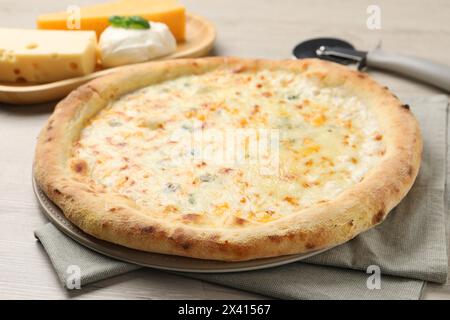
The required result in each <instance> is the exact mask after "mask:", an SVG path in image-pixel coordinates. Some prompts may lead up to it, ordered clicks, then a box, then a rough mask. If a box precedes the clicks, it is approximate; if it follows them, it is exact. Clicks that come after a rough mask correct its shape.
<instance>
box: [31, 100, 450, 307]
mask: <svg viewBox="0 0 450 320" xmlns="http://www.w3.org/2000/svg"><path fill="white" fill-rule="evenodd" d="M403 101H405V102H406V103H408V104H410V105H411V109H412V111H413V112H414V113H415V115H416V116H417V118H418V119H419V122H420V124H421V128H422V132H423V137H424V156H423V163H422V167H421V170H420V174H419V177H418V179H417V181H416V183H415V185H414V187H413V189H412V190H411V192H410V193H409V194H408V196H407V197H406V198H405V199H404V200H403V201H402V202H401V203H400V205H398V206H397V207H396V208H395V209H394V210H393V212H391V213H390V215H389V217H388V218H387V219H386V221H385V222H384V223H383V224H381V225H380V226H378V227H376V228H374V229H371V230H369V231H367V232H365V233H363V234H361V235H359V236H358V237H356V238H355V239H353V240H352V241H350V242H348V243H346V244H344V245H341V246H338V247H336V248H334V249H331V250H329V251H327V252H324V253H322V254H320V255H317V256H314V257H311V258H309V259H307V260H304V261H302V262H296V263H292V264H289V265H285V266H281V267H276V268H271V269H265V270H259V271H248V272H241V273H231V274H230V273H228V274H188V273H182V275H184V276H188V277H193V278H197V279H202V280H205V281H209V282H214V283H218V284H222V285H225V286H230V287H233V288H238V289H242V290H248V291H252V292H255V293H259V294H263V295H266V296H270V297H275V298H284V299H418V298H420V295H421V291H422V289H423V286H424V281H433V282H439V283H444V282H445V281H446V279H447V270H448V265H447V261H448V259H447V243H448V242H447V238H446V230H447V228H446V217H447V214H448V208H446V202H445V201H444V194H445V193H446V189H445V185H446V174H447V172H446V168H447V166H448V162H449V161H448V159H447V146H448V141H447V136H449V137H450V133H449V131H448V126H447V116H448V99H447V97H446V96H443V95H440V96H432V97H415V98H413V97H409V98H408V97H406V98H404V99H403ZM447 191H448V189H447ZM446 194H447V196H448V194H449V193H448V192H447V193H446ZM447 199H449V198H447ZM35 235H36V237H37V238H38V239H39V240H40V242H41V243H42V245H43V246H44V248H45V250H46V251H47V253H48V255H49V257H50V259H51V261H52V263H53V266H54V268H55V270H56V272H57V274H58V276H59V278H60V279H61V281H62V282H63V284H64V283H65V279H66V273H65V272H66V270H67V266H69V265H78V266H79V267H80V269H81V272H82V274H81V282H82V285H87V284H88V283H91V282H94V281H98V280H101V279H105V278H108V277H112V276H115V275H118V274H121V273H124V272H128V271H131V270H135V269H137V268H141V267H139V266H136V265H133V264H129V263H125V262H121V261H117V260H114V259H111V258H108V257H105V256H102V255H100V254H98V253H96V252H93V251H91V250H89V249H87V248H85V247H83V246H81V245H79V244H78V243H76V242H75V241H73V240H71V239H70V238H68V237H67V236H65V235H64V234H62V233H61V232H60V231H58V230H57V229H56V228H55V227H54V226H53V225H51V224H48V225H45V226H43V227H42V228H40V229H39V230H36V231H35ZM371 265H375V266H378V267H379V268H380V271H381V278H380V284H381V288H380V289H369V288H368V286H367V281H368V277H369V276H370V275H371V274H367V273H366V269H367V267H368V266H371ZM148 272H152V271H151V269H148ZM149 290H150V288H149ZM168 298H170V297H168Z"/></svg>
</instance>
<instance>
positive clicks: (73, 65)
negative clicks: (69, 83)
mask: <svg viewBox="0 0 450 320" xmlns="http://www.w3.org/2000/svg"><path fill="white" fill-rule="evenodd" d="M96 42H97V39H96V37H95V33H94V32H93V31H82V32H76V31H50V30H29V29H4V28H0V81H7V82H16V81H20V82H24V81H26V82H37V83H44V82H52V81H57V80H62V79H67V78H72V77H77V76H82V75H85V74H88V73H91V72H93V71H94V68H95V64H96Z"/></svg>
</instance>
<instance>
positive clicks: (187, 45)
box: [0, 13, 216, 104]
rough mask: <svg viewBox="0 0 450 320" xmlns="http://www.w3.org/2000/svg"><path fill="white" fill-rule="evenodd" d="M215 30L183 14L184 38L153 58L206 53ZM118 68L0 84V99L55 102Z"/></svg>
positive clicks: (29, 102)
mask: <svg viewBox="0 0 450 320" xmlns="http://www.w3.org/2000/svg"><path fill="white" fill-rule="evenodd" d="M215 37H216V31H215V28H214V26H213V25H212V23H210V22H209V21H208V20H206V19H204V18H202V17H199V16H196V15H193V14H190V13H187V14H186V41H185V42H183V43H179V44H178V46H177V51H176V52H174V53H173V54H171V55H168V56H165V57H162V58H160V59H156V60H168V59H176V58H195V57H201V56H205V55H207V54H208V52H209V51H210V50H211V49H212V47H213V45H214V40H215ZM123 67H124V66H121V67H115V68H109V69H103V70H99V71H96V72H94V73H91V74H88V75H86V76H81V77H76V78H71V79H66V80H60V81H55V82H51V83H45V84H32V85H27V84H0V102H3V103H9V104H37V103H44V102H50V101H55V100H58V99H61V98H63V97H65V96H66V95H67V94H68V93H69V92H70V91H72V90H73V89H75V88H77V87H78V86H80V85H82V84H83V83H86V82H88V81H90V80H93V79H95V78H98V77H101V76H104V75H106V74H109V73H111V72H115V71H117V70H119V69H120V68H123Z"/></svg>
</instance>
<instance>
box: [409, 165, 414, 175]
mask: <svg viewBox="0 0 450 320" xmlns="http://www.w3.org/2000/svg"><path fill="white" fill-rule="evenodd" d="M413 171H414V169H413V167H412V166H409V167H408V176H410V177H411V176H412V175H413Z"/></svg>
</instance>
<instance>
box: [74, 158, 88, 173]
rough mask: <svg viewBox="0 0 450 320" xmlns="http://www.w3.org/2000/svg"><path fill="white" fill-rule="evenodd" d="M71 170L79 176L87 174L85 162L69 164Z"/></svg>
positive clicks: (79, 161) (78, 161) (77, 161)
mask: <svg viewBox="0 0 450 320" xmlns="http://www.w3.org/2000/svg"><path fill="white" fill-rule="evenodd" d="M70 167H71V169H72V170H73V171H75V172H76V173H79V174H81V175H85V174H86V173H87V168H88V165H87V162H86V161H84V160H81V159H78V160H75V161H73V162H72V163H71V166H70Z"/></svg>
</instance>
